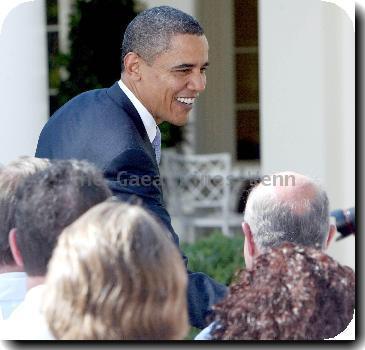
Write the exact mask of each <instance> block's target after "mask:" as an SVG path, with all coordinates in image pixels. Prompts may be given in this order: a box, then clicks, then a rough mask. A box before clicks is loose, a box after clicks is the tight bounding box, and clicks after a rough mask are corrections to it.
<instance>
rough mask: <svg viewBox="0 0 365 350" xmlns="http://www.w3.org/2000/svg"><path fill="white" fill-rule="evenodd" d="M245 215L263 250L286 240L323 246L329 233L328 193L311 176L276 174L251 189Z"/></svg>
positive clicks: (256, 241)
mask: <svg viewBox="0 0 365 350" xmlns="http://www.w3.org/2000/svg"><path fill="white" fill-rule="evenodd" d="M244 219H245V222H246V223H247V224H248V225H249V227H250V230H251V232H252V237H253V240H254V242H255V244H256V246H257V248H258V249H259V250H260V251H261V252H263V251H264V250H265V249H267V248H270V247H275V246H279V245H281V244H282V243H283V242H285V241H289V242H293V243H297V244H303V245H306V246H312V247H317V248H320V249H323V248H324V247H325V243H326V239H327V237H328V233H329V207H328V197H327V194H326V192H325V191H324V190H323V189H322V188H321V187H320V186H319V185H318V184H317V183H316V182H315V181H313V180H312V179H310V178H309V177H307V176H304V175H301V174H298V173H294V172H282V173H276V174H272V175H270V176H265V177H264V178H263V179H262V182H261V183H260V184H259V185H258V186H256V187H255V188H254V189H253V191H252V192H251V193H250V195H249V197H248V200H247V205H246V209H245V216H244Z"/></svg>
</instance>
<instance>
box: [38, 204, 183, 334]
mask: <svg viewBox="0 0 365 350" xmlns="http://www.w3.org/2000/svg"><path fill="white" fill-rule="evenodd" d="M186 287H187V275H186V270H185V267H184V264H183V261H182V258H181V255H180V253H179V251H178V249H177V247H176V246H175V245H174V243H173V242H172V240H171V239H170V238H169V236H168V233H167V232H165V229H164V228H163V227H162V226H161V225H160V224H159V223H157V222H156V221H155V219H154V218H153V217H152V216H151V215H150V214H148V213H147V212H146V211H145V210H144V209H142V208H141V207H138V206H135V205H130V204H126V203H116V202H111V201H107V202H105V203H101V204H99V205H97V206H95V207H94V208H92V209H90V210H89V211H88V212H87V213H85V214H84V215H83V216H81V217H80V218H79V219H78V220H76V221H75V222H74V223H73V224H72V225H70V226H69V227H67V228H66V229H65V230H64V231H63V233H62V234H61V236H60V239H59V241H58V244H57V247H56V249H55V251H54V254H53V256H52V258H51V261H50V264H49V270H48V274H47V278H46V292H45V295H46V297H45V300H44V304H43V308H44V312H45V315H46V319H47V322H48V325H49V327H50V330H51V332H52V333H53V335H54V336H55V337H56V338H57V339H74V340H81V339H85V340H168V339H181V338H182V337H184V336H185V335H186V332H187V330H188V315H187V300H186Z"/></svg>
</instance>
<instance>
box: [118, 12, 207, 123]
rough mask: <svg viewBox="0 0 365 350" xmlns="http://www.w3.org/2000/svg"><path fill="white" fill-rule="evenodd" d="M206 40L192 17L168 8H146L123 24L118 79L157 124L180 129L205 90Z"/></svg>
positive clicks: (201, 29)
mask: <svg viewBox="0 0 365 350" xmlns="http://www.w3.org/2000/svg"><path fill="white" fill-rule="evenodd" d="M207 66H208V41H207V39H206V37H205V35H204V31H203V28H202V27H201V26H200V24H199V23H198V22H197V20H196V19H194V18H193V17H192V16H190V15H188V14H186V13H184V12H182V11H180V10H177V9H175V8H172V7H169V6H160V7H154V8H151V9H147V10H145V11H143V12H141V13H140V14H139V15H138V16H137V17H135V18H134V19H133V20H132V21H131V23H130V24H129V25H128V27H127V29H126V31H125V33H124V39H123V44H122V79H123V81H124V83H125V84H126V85H127V86H128V87H129V88H130V89H131V91H132V92H133V93H134V94H135V95H136V97H137V98H138V99H139V100H140V101H141V103H142V104H143V105H144V106H145V107H146V108H147V110H148V111H149V112H150V113H151V114H152V116H153V117H154V119H155V120H156V122H157V123H161V122H163V121H167V122H169V123H171V124H174V125H184V124H185V123H186V122H187V118H188V114H189V112H190V110H191V109H192V107H193V104H194V102H195V99H196V98H197V96H198V94H199V93H200V92H202V91H203V90H204V89H205V85H206V76H205V70H206V68H207Z"/></svg>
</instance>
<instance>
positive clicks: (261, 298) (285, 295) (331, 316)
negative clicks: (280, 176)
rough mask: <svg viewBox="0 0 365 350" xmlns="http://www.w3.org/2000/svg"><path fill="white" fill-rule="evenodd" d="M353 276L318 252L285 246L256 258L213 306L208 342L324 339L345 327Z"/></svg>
mask: <svg viewBox="0 0 365 350" xmlns="http://www.w3.org/2000/svg"><path fill="white" fill-rule="evenodd" d="M354 307H355V274H354V271H353V270H352V269H351V268H349V267H347V266H341V265H340V264H339V263H337V262H336V261H335V260H334V259H332V258H331V257H329V256H328V255H326V254H325V253H323V252H322V251H320V250H318V249H314V248H311V247H305V246H300V245H295V244H292V243H284V244H283V245H281V246H280V247H276V248H272V249H268V250H267V251H266V253H264V254H261V255H259V256H258V257H257V258H256V259H255V261H254V264H253V268H252V269H248V270H244V271H242V272H241V274H240V275H239V276H238V278H237V281H236V282H234V283H233V284H232V285H231V286H230V290H229V294H228V295H227V296H226V298H225V299H224V300H223V301H222V302H220V303H218V304H217V305H215V306H214V307H213V310H214V318H213V319H214V323H213V326H212V329H211V333H210V334H211V339H212V340H323V339H328V338H333V337H335V336H337V335H338V334H339V333H341V332H342V331H343V330H345V329H346V327H347V326H348V324H349V323H350V321H351V319H352V317H353V313H354Z"/></svg>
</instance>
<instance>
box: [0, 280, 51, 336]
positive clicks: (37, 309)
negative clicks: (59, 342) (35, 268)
mask: <svg viewBox="0 0 365 350" xmlns="http://www.w3.org/2000/svg"><path fill="white" fill-rule="evenodd" d="M43 293H44V284H41V285H38V286H35V287H33V288H31V289H29V290H28V292H27V294H26V296H25V299H24V301H23V302H22V303H21V304H19V305H18V307H17V308H16V309H15V310H14V311H13V313H12V314H11V315H10V317H9V318H8V319H7V320H5V321H0V339H6V340H53V339H54V337H53V335H52V333H51V332H50V330H49V328H48V325H47V322H46V319H45V317H44V315H43V314H42V312H41V302H42V299H43Z"/></svg>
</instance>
